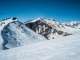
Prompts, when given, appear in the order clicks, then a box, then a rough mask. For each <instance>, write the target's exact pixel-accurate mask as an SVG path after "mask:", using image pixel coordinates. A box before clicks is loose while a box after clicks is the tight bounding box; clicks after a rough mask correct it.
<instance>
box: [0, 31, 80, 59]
mask: <svg viewBox="0 0 80 60" xmlns="http://www.w3.org/2000/svg"><path fill="white" fill-rule="evenodd" d="M0 60H80V32H78V33H75V34H74V35H71V36H66V37H61V38H57V39H54V40H46V41H42V42H38V43H34V44H30V45H25V46H22V47H17V48H13V49H9V50H5V51H0Z"/></svg>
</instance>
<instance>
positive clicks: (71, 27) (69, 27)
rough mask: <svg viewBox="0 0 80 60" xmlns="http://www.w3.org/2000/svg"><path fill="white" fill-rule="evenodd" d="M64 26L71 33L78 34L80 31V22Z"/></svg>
mask: <svg viewBox="0 0 80 60" xmlns="http://www.w3.org/2000/svg"><path fill="white" fill-rule="evenodd" d="M62 25H63V26H64V27H65V28H66V29H67V31H68V32H69V33H72V34H73V33H76V32H79V31H80V21H72V22H65V23H62Z"/></svg>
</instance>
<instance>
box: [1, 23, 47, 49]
mask: <svg viewBox="0 0 80 60" xmlns="http://www.w3.org/2000/svg"><path fill="white" fill-rule="evenodd" d="M1 35H2V37H3V39H4V43H3V46H4V47H7V48H13V47H17V46H22V45H27V44H32V43H35V42H39V41H43V40H46V39H45V38H44V37H43V36H41V35H39V34H37V33H35V32H33V31H32V30H30V29H29V28H27V27H25V25H23V24H22V23H20V22H19V21H14V22H11V23H9V24H8V25H6V26H5V27H4V29H3V30H2V32H1Z"/></svg>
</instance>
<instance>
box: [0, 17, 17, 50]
mask: <svg viewBox="0 0 80 60" xmlns="http://www.w3.org/2000/svg"><path fill="white" fill-rule="evenodd" d="M13 21H17V19H15V20H13V17H12V18H11V19H8V20H4V21H0V50H2V48H3V46H2V44H3V42H4V40H3V38H2V36H1V31H2V30H3V28H4V27H5V26H6V25H7V24H8V23H10V22H13Z"/></svg>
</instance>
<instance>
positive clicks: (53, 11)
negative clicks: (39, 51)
mask: <svg viewBox="0 0 80 60" xmlns="http://www.w3.org/2000/svg"><path fill="white" fill-rule="evenodd" d="M12 16H15V17H17V18H18V19H19V20H20V21H23V22H24V21H27V20H30V19H35V18H39V17H41V18H54V19H55V20H57V21H59V22H61V23H62V22H70V21H73V20H80V0H0V20H2V19H4V18H8V17H12Z"/></svg>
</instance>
